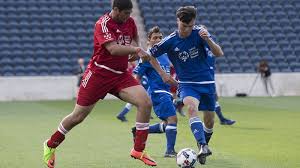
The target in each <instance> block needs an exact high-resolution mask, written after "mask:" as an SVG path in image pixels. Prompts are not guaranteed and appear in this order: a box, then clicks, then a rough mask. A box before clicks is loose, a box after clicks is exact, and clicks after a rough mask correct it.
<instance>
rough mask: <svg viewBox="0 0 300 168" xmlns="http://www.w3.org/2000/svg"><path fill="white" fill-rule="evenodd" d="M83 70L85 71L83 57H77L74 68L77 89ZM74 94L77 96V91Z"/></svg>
mask: <svg viewBox="0 0 300 168" xmlns="http://www.w3.org/2000/svg"><path fill="white" fill-rule="evenodd" d="M84 71H85V65H84V59H83V58H78V67H77V68H76V75H77V78H78V81H77V91H78V89H79V87H80V83H81V80H82V77H83V74H84ZM76 96H77V93H76Z"/></svg>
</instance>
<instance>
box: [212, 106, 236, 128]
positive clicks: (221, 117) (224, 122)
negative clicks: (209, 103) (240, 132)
mask: <svg viewBox="0 0 300 168" xmlns="http://www.w3.org/2000/svg"><path fill="white" fill-rule="evenodd" d="M215 112H216V114H217V116H218V118H219V120H220V124H221V125H233V124H234V123H235V122H236V121H234V120H231V119H227V118H225V117H224V115H223V113H222V108H221V106H220V104H219V102H218V101H217V102H216V108H215Z"/></svg>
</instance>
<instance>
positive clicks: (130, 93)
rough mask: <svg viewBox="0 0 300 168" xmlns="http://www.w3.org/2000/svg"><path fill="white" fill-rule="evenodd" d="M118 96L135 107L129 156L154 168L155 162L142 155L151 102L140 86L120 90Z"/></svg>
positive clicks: (146, 135)
mask: <svg viewBox="0 0 300 168" xmlns="http://www.w3.org/2000/svg"><path fill="white" fill-rule="evenodd" d="M118 96H119V97H120V98H121V99H122V100H124V101H126V102H129V103H131V104H133V105H135V106H136V107H137V115H136V125H135V126H136V133H135V134H136V136H135V139H134V148H133V149H132V150H131V156H132V157H134V158H136V159H140V160H141V161H143V162H144V163H145V164H147V165H150V166H156V165H157V164H156V162H155V161H154V160H153V159H151V158H150V157H149V156H148V155H147V154H145V153H144V149H145V145H146V141H147V137H148V130H149V119H150V113H151V106H152V104H151V100H150V98H149V96H148V95H147V93H146V91H145V89H144V88H143V87H142V86H141V85H136V86H130V87H127V88H124V89H122V90H121V91H120V92H119V93H118Z"/></svg>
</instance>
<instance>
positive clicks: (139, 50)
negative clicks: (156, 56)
mask: <svg viewBox="0 0 300 168" xmlns="http://www.w3.org/2000/svg"><path fill="white" fill-rule="evenodd" d="M136 53H137V55H138V56H139V57H140V58H141V59H142V62H147V61H150V58H151V57H150V55H149V54H148V53H147V52H146V51H145V50H143V49H142V48H137V52H136Z"/></svg>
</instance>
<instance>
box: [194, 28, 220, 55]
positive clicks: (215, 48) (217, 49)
mask: <svg viewBox="0 0 300 168" xmlns="http://www.w3.org/2000/svg"><path fill="white" fill-rule="evenodd" d="M199 35H200V37H201V38H202V39H203V40H205V41H206V42H207V44H208V45H209V47H210V49H211V52H212V53H213V54H214V55H215V56H217V57H220V56H223V55H224V53H223V50H222V48H221V47H220V46H219V45H218V44H217V43H215V42H214V41H213V39H212V38H210V37H209V33H208V31H207V30H206V29H201V30H200V31H199Z"/></svg>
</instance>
